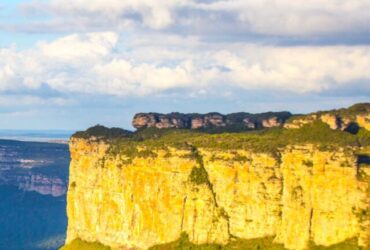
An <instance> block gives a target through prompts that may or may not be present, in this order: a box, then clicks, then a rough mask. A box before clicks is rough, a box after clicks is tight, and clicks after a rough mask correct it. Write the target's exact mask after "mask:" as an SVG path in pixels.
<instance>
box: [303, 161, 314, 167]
mask: <svg viewBox="0 0 370 250" xmlns="http://www.w3.org/2000/svg"><path fill="white" fill-rule="evenodd" d="M303 165H305V166H307V167H313V162H312V160H306V161H303Z"/></svg>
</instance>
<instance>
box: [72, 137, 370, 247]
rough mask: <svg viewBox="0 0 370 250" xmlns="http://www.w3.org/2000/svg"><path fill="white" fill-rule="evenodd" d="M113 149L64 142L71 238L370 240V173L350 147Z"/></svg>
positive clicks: (128, 242) (116, 242)
mask: <svg viewBox="0 0 370 250" xmlns="http://www.w3.org/2000/svg"><path fill="white" fill-rule="evenodd" d="M110 146H111V145H110V143H109V142H103V141H92V140H89V139H82V138H72V140H71V142H70V150H71V156H72V162H71V165H70V184H69V190H68V208H67V211H68V218H69V223H68V232H67V243H68V242H71V241H72V240H73V239H76V238H80V239H82V240H86V241H98V242H101V243H103V244H105V245H109V246H112V247H114V248H119V249H147V248H149V247H151V246H153V245H157V244H161V243H167V242H171V241H174V240H176V239H178V238H179V237H180V235H181V233H182V232H185V233H187V234H188V236H189V239H190V240H191V241H192V242H193V243H196V244H202V243H218V244H227V243H228V242H229V241H230V239H231V238H234V237H237V238H242V239H251V238H261V237H270V236H272V237H274V238H275V241H276V242H277V243H282V244H283V245H284V246H285V247H286V248H288V249H305V248H306V247H307V246H308V244H309V242H310V241H311V242H313V243H314V244H316V245H324V246H330V245H333V244H336V243H339V242H342V241H344V240H346V239H350V238H358V242H359V244H360V245H368V243H369V242H368V239H369V236H370V235H369V232H370V231H369V229H370V228H369V223H370V221H369V217H368V216H367V215H368V211H369V207H368V204H369V197H368V194H367V191H366V190H368V189H369V176H370V169H369V168H368V167H366V166H363V165H360V164H359V160H358V157H357V156H356V154H355V153H354V150H353V149H351V148H341V149H338V150H335V151H330V150H324V149H321V150H320V149H319V148H317V147H315V146H314V145H301V146H289V147H286V148H284V149H281V150H280V152H279V154H277V155H275V156H272V155H270V154H265V153H253V152H252V151H248V150H226V151H225V150H223V151H221V150H216V149H207V148H198V149H196V155H194V154H195V153H194V150H190V149H189V150H187V149H176V148H170V149H169V150H170V152H166V151H164V150H161V149H158V150H156V151H155V152H153V153H155V156H140V157H139V156H137V157H132V158H130V156H128V155H123V154H116V155H114V154H110V153H109V149H110ZM128 159H129V161H128Z"/></svg>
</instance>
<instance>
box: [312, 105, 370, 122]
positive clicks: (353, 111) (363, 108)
mask: <svg viewBox="0 0 370 250" xmlns="http://www.w3.org/2000/svg"><path fill="white" fill-rule="evenodd" d="M369 112H370V103H357V104H354V105H352V106H350V107H348V108H341V109H333V110H328V111H319V112H315V113H312V114H318V115H324V114H332V115H337V116H340V117H342V118H350V119H354V118H355V117H356V115H359V114H366V113H369Z"/></svg>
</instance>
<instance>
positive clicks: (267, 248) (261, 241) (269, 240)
mask: <svg viewBox="0 0 370 250" xmlns="http://www.w3.org/2000/svg"><path fill="white" fill-rule="evenodd" d="M308 249H309V250H362V249H363V250H365V248H361V247H359V246H357V239H355V238H354V239H349V240H346V241H344V242H341V243H338V244H335V245H332V246H329V247H324V246H316V245H315V244H313V243H310V244H309V248H308ZM149 250H286V248H284V247H283V245H281V244H277V243H274V242H273V237H265V238H257V239H249V240H245V239H238V238H234V239H232V240H231V241H230V243H229V244H227V245H218V244H201V245H195V244H193V243H191V242H190V241H189V237H188V235H187V234H186V233H183V234H181V237H180V239H178V240H177V241H174V242H170V243H167V244H162V245H157V246H153V247H151V248H149Z"/></svg>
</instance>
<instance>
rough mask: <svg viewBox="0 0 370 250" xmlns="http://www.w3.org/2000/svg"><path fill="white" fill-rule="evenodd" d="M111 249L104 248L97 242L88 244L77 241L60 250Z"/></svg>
mask: <svg viewBox="0 0 370 250" xmlns="http://www.w3.org/2000/svg"><path fill="white" fill-rule="evenodd" d="M110 249H111V248H110V247H107V246H104V245H102V244H100V243H97V242H86V241H83V240H80V239H75V240H73V241H72V242H71V243H69V244H68V245H65V246H63V247H61V248H60V249H59V250H110Z"/></svg>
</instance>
